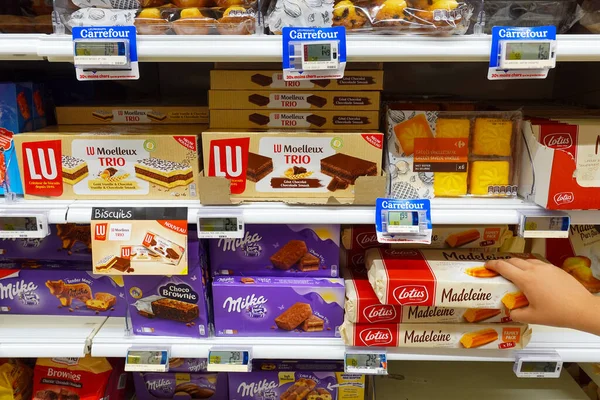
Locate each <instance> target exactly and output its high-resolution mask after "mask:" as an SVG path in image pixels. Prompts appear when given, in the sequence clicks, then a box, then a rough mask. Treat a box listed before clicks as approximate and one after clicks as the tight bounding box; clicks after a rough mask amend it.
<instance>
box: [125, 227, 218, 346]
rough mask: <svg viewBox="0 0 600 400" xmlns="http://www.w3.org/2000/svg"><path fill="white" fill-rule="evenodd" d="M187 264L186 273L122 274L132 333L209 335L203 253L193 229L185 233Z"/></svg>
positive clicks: (187, 335) (204, 255)
mask: <svg viewBox="0 0 600 400" xmlns="http://www.w3.org/2000/svg"><path fill="white" fill-rule="evenodd" d="M194 239H195V240H194ZM188 264H189V268H188V274H187V275H173V276H156V275H153V276H150V275H137V276H125V277H123V279H124V281H125V292H126V295H127V302H128V304H129V315H130V316H131V330H132V332H133V333H134V334H135V335H146V336H184V337H208V335H209V322H208V321H209V318H208V299H207V294H206V284H205V282H206V276H205V272H206V254H205V252H204V247H203V246H202V244H201V242H199V241H198V235H197V233H196V231H190V232H189V235H188Z"/></svg>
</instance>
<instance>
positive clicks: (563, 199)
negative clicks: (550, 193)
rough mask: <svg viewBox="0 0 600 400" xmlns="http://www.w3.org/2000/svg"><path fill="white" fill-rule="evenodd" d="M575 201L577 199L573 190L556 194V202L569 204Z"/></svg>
mask: <svg viewBox="0 0 600 400" xmlns="http://www.w3.org/2000/svg"><path fill="white" fill-rule="evenodd" d="M573 201H575V195H574V194H573V192H561V193H556V194H555V195H554V202H555V203H556V204H568V203H572V202H573Z"/></svg>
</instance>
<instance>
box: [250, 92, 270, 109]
mask: <svg viewBox="0 0 600 400" xmlns="http://www.w3.org/2000/svg"><path fill="white" fill-rule="evenodd" d="M248 101H249V102H250V103H252V104H256V105H257V106H260V107H264V106H266V105H268V104H269V103H270V102H271V100H269V98H268V97H267V96H263V95H260V94H251V95H250V96H248Z"/></svg>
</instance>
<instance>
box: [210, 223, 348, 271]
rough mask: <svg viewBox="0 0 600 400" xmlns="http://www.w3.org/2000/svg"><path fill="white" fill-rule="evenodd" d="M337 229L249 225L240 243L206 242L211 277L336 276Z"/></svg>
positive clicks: (338, 252)
mask: <svg viewBox="0 0 600 400" xmlns="http://www.w3.org/2000/svg"><path fill="white" fill-rule="evenodd" d="M339 237H340V226H339V225H286V224H276V225H251V224H248V225H246V226H245V235H244V237H243V238H242V239H214V240H209V241H208V243H209V246H210V265H211V272H212V274H213V275H246V276H285V277H305V276H310V277H328V278H337V277H338V276H339V268H338V266H339V258H340V247H339Z"/></svg>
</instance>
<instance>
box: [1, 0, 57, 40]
mask: <svg viewBox="0 0 600 400" xmlns="http://www.w3.org/2000/svg"><path fill="white" fill-rule="evenodd" d="M51 14H52V0H2V1H0V33H52V15H51Z"/></svg>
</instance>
